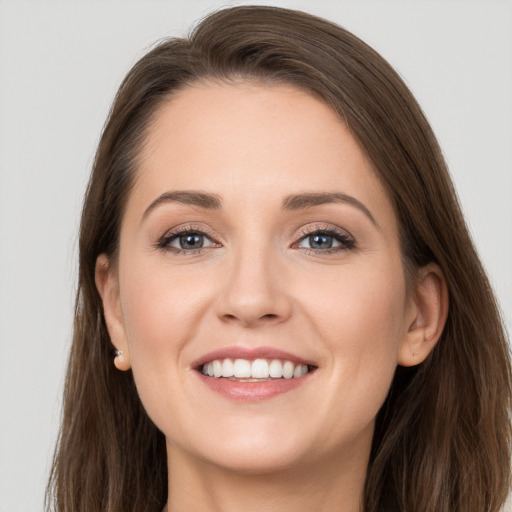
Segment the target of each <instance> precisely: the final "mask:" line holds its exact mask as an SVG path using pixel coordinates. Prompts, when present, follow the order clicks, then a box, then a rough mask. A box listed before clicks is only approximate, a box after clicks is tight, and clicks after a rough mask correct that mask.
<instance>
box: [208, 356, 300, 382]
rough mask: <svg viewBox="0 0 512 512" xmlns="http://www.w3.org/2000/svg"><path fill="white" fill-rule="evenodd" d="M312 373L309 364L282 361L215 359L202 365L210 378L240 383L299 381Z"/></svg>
mask: <svg viewBox="0 0 512 512" xmlns="http://www.w3.org/2000/svg"><path fill="white" fill-rule="evenodd" d="M309 371H310V367H309V365H307V364H301V363H294V362H292V361H282V360H280V359H272V360H268V359H255V360H254V361H250V360H249V359H235V360H234V361H233V360H232V359H230V358H227V359H223V360H221V359H215V360H213V361H210V362H208V363H205V364H203V365H202V368H201V373H202V374H203V375H206V376H208V377H214V378H216V379H219V378H227V379H230V380H237V381H239V382H261V381H269V380H274V379H293V378H295V379H297V378H299V377H303V376H304V375H306V374H307V373H308V372H309Z"/></svg>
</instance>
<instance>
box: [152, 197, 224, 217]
mask: <svg viewBox="0 0 512 512" xmlns="http://www.w3.org/2000/svg"><path fill="white" fill-rule="evenodd" d="M166 203H181V204H188V205H192V206H198V207H199V208H204V209H206V210H219V209H220V207H221V203H222V201H221V198H220V197H219V196H217V195H216V194H207V193H205V192H198V191H196V190H179V191H173V192H165V193H164V194H162V195H161V196H158V197H157V198H156V199H155V200H154V201H153V202H152V203H151V204H150V205H149V206H148V207H147V208H146V210H145V211H144V213H143V214H142V221H143V220H144V219H145V218H146V217H147V216H148V215H149V214H150V213H151V212H152V211H153V210H154V209H155V208H157V207H158V206H161V205H162V204H166Z"/></svg>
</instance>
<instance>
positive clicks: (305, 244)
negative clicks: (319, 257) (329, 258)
mask: <svg viewBox="0 0 512 512" xmlns="http://www.w3.org/2000/svg"><path fill="white" fill-rule="evenodd" d="M354 246H355V241H354V239H353V238H352V237H351V236H350V235H349V234H348V233H346V232H344V231H341V230H334V229H331V228H329V229H325V228H324V229H319V228H315V230H314V231H310V232H309V233H307V234H306V235H304V236H302V238H301V239H300V240H299V241H298V242H297V243H296V244H295V247H296V248H300V249H307V250H310V251H314V252H338V251H344V250H347V249H352V248H353V247H354Z"/></svg>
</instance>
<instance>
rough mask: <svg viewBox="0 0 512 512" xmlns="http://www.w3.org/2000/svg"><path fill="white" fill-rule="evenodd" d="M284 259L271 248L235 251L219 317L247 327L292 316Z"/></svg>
mask: <svg viewBox="0 0 512 512" xmlns="http://www.w3.org/2000/svg"><path fill="white" fill-rule="evenodd" d="M283 263H284V262H280V261H279V258H278V257H277V256H276V255H275V254H274V255H273V254H272V251H270V250H268V251H261V250H256V249H254V250H246V251H243V253H240V254H236V255H233V258H232V259H231V261H230V265H229V271H228V272H227V273H226V275H225V279H224V281H223V285H222V287H221V290H220V292H219V295H218V298H217V302H216V308H217V311H216V313H217V316H218V318H219V319H220V320H221V321H223V322H231V323H235V324H239V325H241V326H243V327H251V326H258V325H269V324H279V323H282V322H284V321H286V320H288V318H290V316H291V314H292V300H291V297H290V296H289V294H288V293H287V290H288V286H287V280H286V279H287V276H286V272H285V271H284V268H283Z"/></svg>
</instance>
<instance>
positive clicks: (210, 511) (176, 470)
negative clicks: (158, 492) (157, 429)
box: [164, 446, 369, 512]
mask: <svg viewBox="0 0 512 512" xmlns="http://www.w3.org/2000/svg"><path fill="white" fill-rule="evenodd" d="M167 452H168V454H169V456H168V465H169V502H168V504H167V506H166V508H165V509H164V512H179V511H183V510H187V511H188V512H235V511H236V512H239V511H240V510H243V511H244V512H267V511H268V512H270V511H272V512H292V511H293V512H306V511H307V512H310V511H311V510H314V511H315V512H327V511H332V510H336V511H337V512H361V511H362V510H363V509H362V496H363V487H364V481H365V476H366V468H367V463H368V456H369V453H366V454H365V455H366V456H365V457H361V452H360V451H359V453H358V456H357V457H355V458H351V459H347V458H346V457H344V458H340V456H339V454H336V455H333V456H331V457H330V459H329V460H326V459H325V458H323V459H322V461H319V462H316V463H315V462H308V463H305V464H303V465H301V466H300V467H299V468H296V467H295V468H293V469H282V470H276V471H273V472H268V473H263V474H254V473H240V472H237V471H234V470H232V469H226V468H222V467H219V466H216V465H213V464H210V463H208V462H205V461H204V460H200V459H197V458H194V457H191V456H190V454H185V453H184V452H182V451H181V450H180V449H178V448H177V447H175V446H174V447H171V446H168V447H167Z"/></svg>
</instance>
